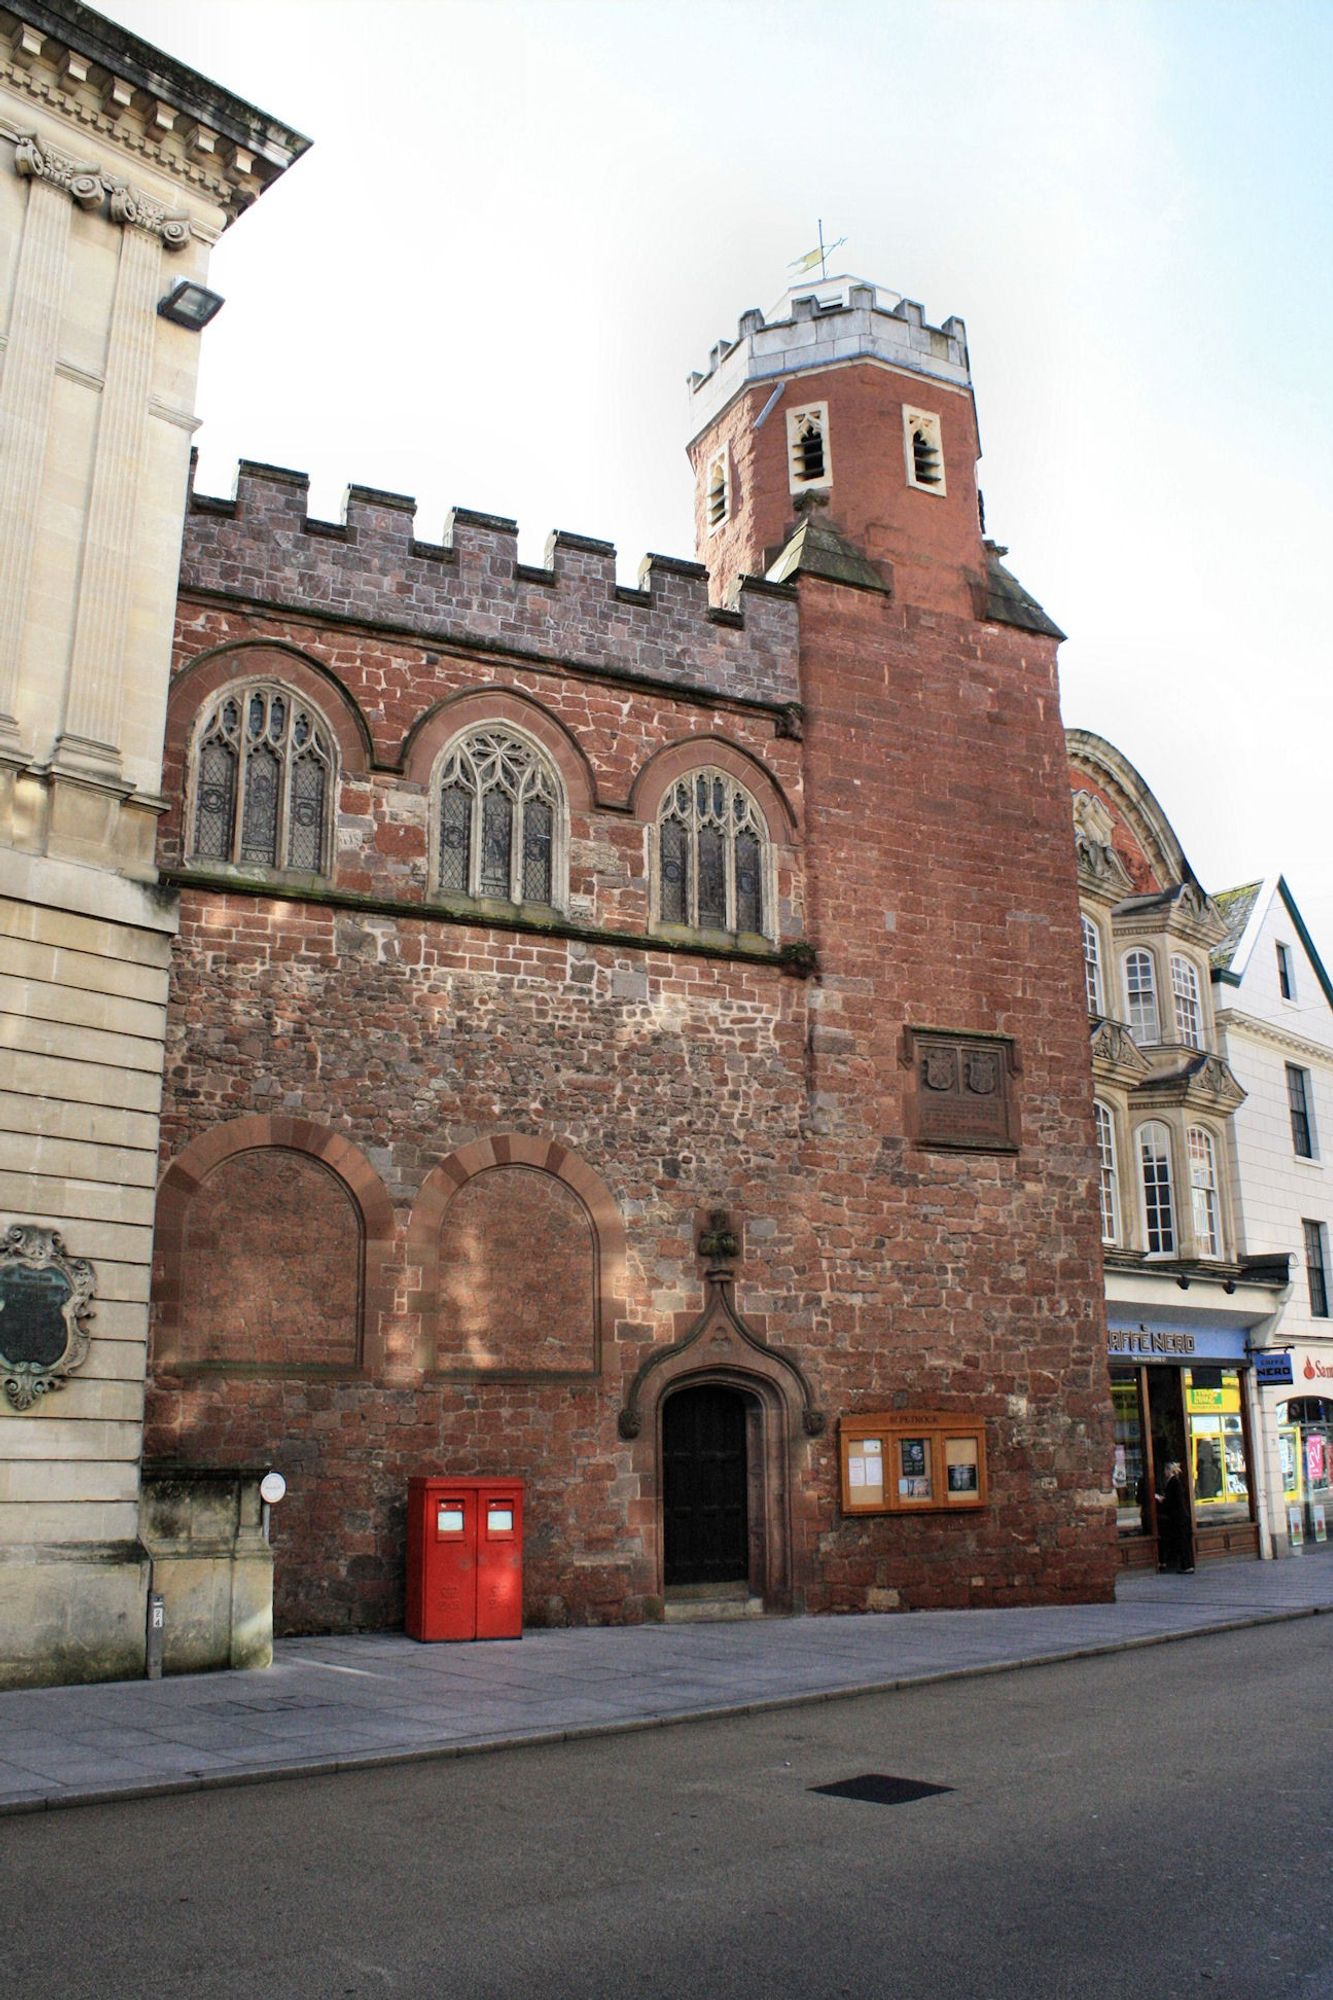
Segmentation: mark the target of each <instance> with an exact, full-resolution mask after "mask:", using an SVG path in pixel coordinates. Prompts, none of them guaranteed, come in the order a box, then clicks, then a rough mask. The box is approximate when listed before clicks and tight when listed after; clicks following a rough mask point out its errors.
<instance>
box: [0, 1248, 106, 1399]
mask: <svg viewBox="0 0 1333 2000" xmlns="http://www.w3.org/2000/svg"><path fill="white" fill-rule="evenodd" d="M92 1296H93V1267H92V1265H91V1264H90V1263H89V1262H88V1260H87V1259H86V1258H85V1257H67V1256H66V1255H65V1251H64V1245H63V1244H62V1243H61V1240H60V1237H59V1235H58V1234H57V1232H56V1231H55V1230H54V1229H41V1228H36V1227H33V1226H31V1225H28V1224H24V1223H15V1224H14V1225H13V1226H12V1227H11V1228H9V1229H7V1230H6V1231H5V1233H4V1236H3V1238H0V1386H3V1389H4V1393H5V1396H6V1398H7V1399H8V1401H9V1403H10V1404H11V1405H12V1407H13V1408H14V1409H16V1410H30V1409H31V1408H32V1406H33V1404H34V1403H36V1402H37V1401H38V1400H39V1398H41V1397H42V1396H45V1395H46V1394H48V1392H49V1391H50V1390H52V1389H62V1388H63V1387H64V1385H65V1378H66V1376H67V1375H68V1374H69V1373H70V1371H71V1370H72V1369H74V1368H77V1367H78V1365H79V1363H80V1362H81V1361H83V1360H84V1359H85V1357H86V1355H87V1353H88V1347H89V1336H88V1333H87V1331H86V1330H85V1327H84V1321H85V1320H88V1319H91V1317H92V1310H93V1309H92Z"/></svg>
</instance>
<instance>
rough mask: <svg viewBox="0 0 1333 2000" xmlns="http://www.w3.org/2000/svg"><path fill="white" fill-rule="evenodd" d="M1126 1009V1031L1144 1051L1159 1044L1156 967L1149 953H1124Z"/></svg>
mask: <svg viewBox="0 0 1333 2000" xmlns="http://www.w3.org/2000/svg"><path fill="white" fill-rule="evenodd" d="M1125 1006H1126V1010H1127V1012H1128V1015H1129V1031H1130V1033H1131V1034H1132V1035H1133V1037H1134V1039H1135V1041H1136V1042H1138V1043H1139V1044H1140V1045H1141V1046H1142V1047H1144V1048H1147V1047H1149V1046H1151V1044H1152V1043H1154V1042H1160V1041H1161V1039H1162V1017H1161V1013H1160V1011H1159V1009H1158V1006H1157V968H1156V966H1155V965H1154V964H1153V955H1152V953H1151V952H1150V951H1131V952H1129V953H1127V954H1126V957H1125Z"/></svg>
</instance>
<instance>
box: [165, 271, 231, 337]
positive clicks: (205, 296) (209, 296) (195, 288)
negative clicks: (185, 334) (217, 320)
mask: <svg viewBox="0 0 1333 2000" xmlns="http://www.w3.org/2000/svg"><path fill="white" fill-rule="evenodd" d="M223 304H224V300H223V297H222V294H221V293H220V292H210V291H209V289H208V287H207V285H196V284H195V282H194V280H193V278H182V279H181V280H180V283H179V284H176V285H173V286H172V288H171V290H170V291H169V292H168V293H167V295H166V297H165V298H164V299H159V300H158V302H157V309H158V311H159V312H160V313H161V315H162V317H163V319H169V320H171V321H172V323H173V324H174V325H176V326H183V327H187V328H188V329H189V331H190V332H191V333H198V332H200V331H201V329H202V328H204V327H206V326H207V325H208V322H209V321H210V320H211V319H213V318H214V317H215V316H216V315H217V314H218V313H220V312H221V311H222V307H223Z"/></svg>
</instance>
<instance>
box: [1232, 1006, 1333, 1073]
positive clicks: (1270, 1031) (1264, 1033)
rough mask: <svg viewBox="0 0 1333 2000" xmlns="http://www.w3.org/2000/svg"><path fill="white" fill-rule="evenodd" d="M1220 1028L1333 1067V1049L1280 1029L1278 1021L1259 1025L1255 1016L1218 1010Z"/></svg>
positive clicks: (1261, 1022)
mask: <svg viewBox="0 0 1333 2000" xmlns="http://www.w3.org/2000/svg"><path fill="white" fill-rule="evenodd" d="M1216 1018H1217V1026H1218V1028H1219V1030H1221V1029H1225V1030H1226V1031H1227V1033H1228V1034H1237V1035H1252V1036H1253V1037H1254V1039H1255V1040H1256V1041H1260V1042H1270V1043H1271V1044H1272V1045H1273V1047H1274V1048H1278V1049H1282V1050H1284V1051H1285V1052H1286V1053H1287V1054H1288V1055H1295V1056H1304V1057H1305V1059H1306V1061H1307V1062H1317V1063H1326V1064H1330V1065H1333V1048H1330V1047H1329V1046H1328V1044H1327V1043H1326V1042H1313V1041H1309V1040H1307V1039H1306V1037H1305V1036H1304V1035H1298V1034H1297V1033H1296V1032H1295V1030H1294V1029H1291V1028H1283V1027H1279V1025H1278V1024H1277V1022H1275V1021H1260V1020H1257V1019H1256V1018H1255V1016H1254V1015H1253V1014H1242V1013H1240V1012H1238V1011H1237V1009H1235V1008H1234V1007H1219V1008H1217V1009H1216Z"/></svg>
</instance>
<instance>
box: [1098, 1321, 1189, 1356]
mask: <svg viewBox="0 0 1333 2000" xmlns="http://www.w3.org/2000/svg"><path fill="white" fill-rule="evenodd" d="M1106 1344H1107V1346H1108V1347H1109V1349H1110V1351H1111V1353H1112V1354H1129V1355H1136V1356H1142V1357H1143V1359H1145V1360H1148V1361H1151V1360H1152V1359H1153V1358H1154V1356H1157V1355H1161V1356H1168V1355H1169V1356H1170V1358H1171V1359H1172V1360H1173V1361H1180V1360H1188V1359H1189V1357H1190V1356H1191V1355H1192V1354H1193V1353H1194V1351H1195V1348H1194V1335H1193V1334H1192V1333H1155V1332H1153V1331H1152V1330H1151V1329H1150V1328H1149V1327H1146V1326H1141V1327H1140V1328H1139V1329H1138V1331H1137V1332H1136V1333H1129V1332H1127V1331H1125V1330H1124V1329H1123V1328H1118V1327H1112V1328H1111V1331H1110V1333H1109V1335H1108V1336H1107V1342H1106Z"/></svg>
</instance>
